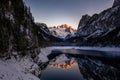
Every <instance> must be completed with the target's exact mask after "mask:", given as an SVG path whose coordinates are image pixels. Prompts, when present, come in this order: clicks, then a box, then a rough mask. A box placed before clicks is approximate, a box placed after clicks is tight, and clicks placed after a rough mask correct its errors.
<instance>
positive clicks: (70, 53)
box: [39, 46, 120, 80]
mask: <svg viewBox="0 0 120 80" xmlns="http://www.w3.org/2000/svg"><path fill="white" fill-rule="evenodd" d="M119 50H120V49H119V48H106V47H105V48H103V47H102V48H100V47H69V46H64V47H63V46H51V47H46V48H43V49H41V53H40V55H39V57H40V59H41V61H42V62H43V65H42V68H41V69H42V71H41V73H40V76H39V77H40V79H41V80H85V79H86V80H119V79H120V77H119V72H120V70H119V69H120V51H119ZM44 64H45V66H44Z"/></svg>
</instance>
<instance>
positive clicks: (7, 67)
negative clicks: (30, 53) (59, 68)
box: [0, 57, 40, 80]
mask: <svg viewBox="0 0 120 80" xmlns="http://www.w3.org/2000/svg"><path fill="white" fill-rule="evenodd" d="M39 73H40V70H39V67H38V66H37V64H35V63H34V62H33V60H32V59H31V58H30V57H24V58H22V59H20V60H16V59H14V58H12V59H9V60H2V59H0V80H40V79H39V78H38V77H36V76H37V75H38V74H39ZM34 74H35V75H36V76H35V75H34Z"/></svg>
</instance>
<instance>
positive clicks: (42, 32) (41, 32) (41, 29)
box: [36, 23, 63, 43]
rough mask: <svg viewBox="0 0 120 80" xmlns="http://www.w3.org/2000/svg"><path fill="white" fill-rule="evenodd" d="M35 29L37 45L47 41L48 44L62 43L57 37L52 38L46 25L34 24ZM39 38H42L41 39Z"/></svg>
mask: <svg viewBox="0 0 120 80" xmlns="http://www.w3.org/2000/svg"><path fill="white" fill-rule="evenodd" d="M36 27H37V30H38V31H37V32H38V33H37V35H38V39H39V41H40V42H39V43H41V41H44V42H46V41H48V42H61V41H63V39H62V38H59V37H57V36H54V35H52V34H51V32H50V30H49V28H48V27H47V25H46V24H44V23H36ZM41 37H43V38H42V39H41Z"/></svg>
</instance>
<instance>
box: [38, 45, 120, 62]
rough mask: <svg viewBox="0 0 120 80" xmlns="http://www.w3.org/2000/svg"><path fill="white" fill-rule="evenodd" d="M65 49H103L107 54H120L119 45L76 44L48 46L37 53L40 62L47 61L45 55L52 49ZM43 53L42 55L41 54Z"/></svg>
mask: <svg viewBox="0 0 120 80" xmlns="http://www.w3.org/2000/svg"><path fill="white" fill-rule="evenodd" d="M65 49H76V50H95V51H103V52H106V53H107V54H108V55H109V53H110V55H113V56H120V47H86V46H84V47H77V46H50V47H46V48H42V49H41V53H40V54H39V59H40V60H41V61H42V62H47V61H48V58H47V55H49V54H51V52H52V50H65ZM41 55H43V56H41Z"/></svg>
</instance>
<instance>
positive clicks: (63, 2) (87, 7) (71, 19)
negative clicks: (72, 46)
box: [24, 0, 113, 28]
mask: <svg viewBox="0 0 120 80" xmlns="http://www.w3.org/2000/svg"><path fill="white" fill-rule="evenodd" d="M24 1H25V3H26V4H27V6H30V8H31V12H32V14H33V17H34V19H35V22H41V23H46V24H47V25H48V26H57V25H61V24H65V23H66V24H68V25H71V26H73V27H74V28H77V26H78V23H79V21H80V18H81V17H82V15H85V14H89V15H92V14H94V13H99V12H101V11H103V10H105V9H107V8H109V7H111V6H112V4H113V0H24Z"/></svg>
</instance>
